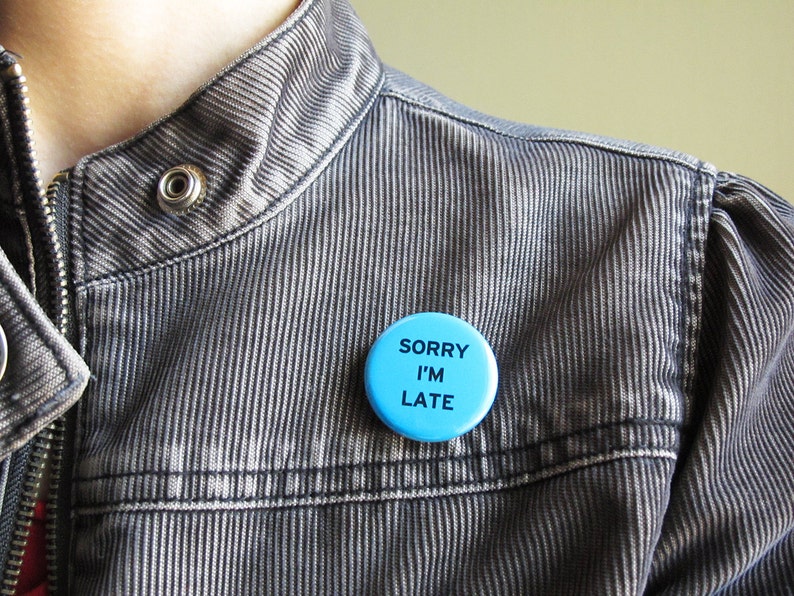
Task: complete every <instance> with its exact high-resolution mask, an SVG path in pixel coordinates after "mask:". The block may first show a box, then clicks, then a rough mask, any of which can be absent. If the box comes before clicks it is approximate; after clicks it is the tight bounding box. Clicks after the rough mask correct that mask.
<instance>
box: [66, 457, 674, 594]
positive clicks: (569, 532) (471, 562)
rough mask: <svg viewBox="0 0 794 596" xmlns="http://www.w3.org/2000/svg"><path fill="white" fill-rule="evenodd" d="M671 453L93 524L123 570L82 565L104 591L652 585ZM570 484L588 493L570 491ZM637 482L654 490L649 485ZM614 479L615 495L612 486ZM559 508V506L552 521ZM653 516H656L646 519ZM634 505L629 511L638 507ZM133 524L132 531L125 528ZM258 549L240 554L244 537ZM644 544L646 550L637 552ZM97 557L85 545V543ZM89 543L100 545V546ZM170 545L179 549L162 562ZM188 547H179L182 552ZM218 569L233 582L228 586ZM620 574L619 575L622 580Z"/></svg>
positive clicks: (89, 580) (95, 539) (85, 576)
mask: <svg viewBox="0 0 794 596" xmlns="http://www.w3.org/2000/svg"><path fill="white" fill-rule="evenodd" d="M671 466H672V464H671V462H668V461H665V460H656V461H654V460H642V459H636V460H633V461H621V462H618V463H616V464H615V465H614V466H609V467H601V466H594V467H590V468H587V469H584V470H580V471H578V472H575V473H574V474H572V475H571V476H570V477H567V476H562V477H556V478H554V479H552V480H550V481H548V482H546V483H541V484H536V485H534V486H533V487H531V488H528V489H527V490H521V491H513V492H508V493H505V494H501V495H500V494H495V493H480V494H476V495H472V496H467V497H453V498H448V499H437V500H431V499H425V500H391V501H387V502H381V503H366V504H355V503H345V504H340V505H336V506H331V507H322V508H311V509H308V510H305V509H294V508H286V509H279V510H277V511H274V512H272V513H268V514H265V513H263V512H262V511H246V512H233V513H228V512H218V511H207V512H205V513H204V514H203V515H186V514H184V513H181V512H151V513H149V514H146V515H139V514H132V515H119V514H110V515H108V516H107V517H105V518H103V519H102V520H101V521H97V520H94V519H90V518H89V519H83V520H81V521H80V522H79V523H80V524H86V526H87V529H86V531H88V532H89V535H90V537H91V540H85V541H82V542H81V544H80V549H81V552H78V558H85V557H91V558H96V557H97V556H98V555H99V553H102V556H103V558H104V559H107V560H108V561H112V565H113V566H114V568H115V570H117V571H119V570H123V569H140V570H141V572H140V574H138V576H137V577H136V579H135V583H130V576H129V575H128V574H125V573H123V572H117V573H112V574H105V575H104V576H102V577H99V576H95V575H93V574H91V573H86V571H87V570H82V571H83V573H80V574H79V578H80V581H79V583H78V586H77V588H78V589H79V590H86V589H89V588H90V590H91V591H96V592H103V593H130V592H141V593H153V592H157V593H162V592H169V593H176V592H179V593H197V594H198V593H208V592H212V593H217V592H219V591H221V592H224V593H230V594H246V593H254V592H270V593H299V594H305V593H312V594H327V593H333V594H339V593H343V594H344V593H367V594H381V593H389V594H417V593H422V594H434V593H436V594H459V593H484V594H493V593H505V592H514V591H516V590H518V589H519V587H521V588H522V589H523V590H524V591H527V592H529V593H572V592H574V593H576V592H578V593H582V592H592V591H605V590H606V591H612V590H614V589H615V588H616V587H620V588H621V589H623V590H624V591H626V592H635V591H639V590H640V589H641V586H640V585H637V583H636V582H637V581H638V578H642V577H643V576H644V572H645V571H646V566H647V563H648V561H647V559H643V556H642V554H643V552H644V548H643V547H645V546H647V545H648V544H650V543H652V542H653V541H654V539H655V536H656V535H657V534H658V531H659V528H658V525H657V524H658V521H659V519H660V518H661V513H662V512H661V509H660V504H661V503H662V502H663V499H662V498H661V497H662V495H661V492H663V490H664V489H663V488H662V487H661V486H659V485H658V484H657V483H656V482H655V478H657V477H658V476H660V475H667V474H669V472H670V468H671ZM571 482H574V483H576V485H578V486H580V487H581V495H582V498H581V499H580V500H577V501H572V500H571V499H569V498H568V495H569V494H570V490H571ZM638 483H647V485H649V486H655V487H656V489H655V491H637V490H636V485H637V484H638ZM607 486H609V487H610V488H609V490H599V487H601V489H604V488H605V487H607ZM550 510H554V511H557V512H558V514H556V515H553V516H548V515H547V513H546V512H548V511H550ZM638 511H639V512H641V513H642V514H643V515H642V516H641V519H643V520H645V523H639V524H637V523H635V522H634V521H633V516H634V515H636V512H638ZM627 512H630V515H626V513H627ZM122 526H123V527H124V528H125V531H124V532H123V533H122V534H119V533H118V528H119V527H122ZM240 542H244V543H245V544H247V545H250V546H249V549H246V551H245V552H241V551H240V550H239V549H237V548H233V546H234V545H236V544H238V543H240ZM627 544H632V545H634V546H636V548H626V545H627ZM83 550H84V551H85V552H82V551H83ZM88 551H90V552H88ZM158 551H164V552H169V553H171V555H170V556H168V557H154V558H153V557H152V556H151V554H152V553H156V552H158ZM176 553H180V554H179V555H177V556H175V554H176ZM219 577H223V578H226V580H227V581H226V583H224V584H222V587H220V588H219V582H218V579H219ZM616 580H617V581H616ZM511 587H512V588H511Z"/></svg>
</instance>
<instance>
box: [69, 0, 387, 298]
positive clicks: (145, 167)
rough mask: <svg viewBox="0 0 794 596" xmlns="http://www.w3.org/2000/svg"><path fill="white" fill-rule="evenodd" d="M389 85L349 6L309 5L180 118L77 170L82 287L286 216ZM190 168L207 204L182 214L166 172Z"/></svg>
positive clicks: (74, 199) (75, 211)
mask: <svg viewBox="0 0 794 596" xmlns="http://www.w3.org/2000/svg"><path fill="white" fill-rule="evenodd" d="M381 79H382V68H381V64H380V61H379V60H378V58H377V56H376V55H375V53H374V51H373V49H372V46H371V44H370V42H369V39H368V37H367V35H366V32H365V31H364V29H363V27H362V25H361V23H360V22H359V21H358V18H357V17H356V15H355V13H354V12H353V10H352V8H351V7H350V6H349V4H348V3H347V1H346V0H305V1H304V2H303V3H302V4H301V5H300V6H299V7H298V8H297V9H296V11H295V12H294V13H293V14H292V15H291V16H290V17H289V19H288V20H287V21H286V22H285V23H284V24H283V25H282V26H281V27H280V28H279V29H277V30H276V31H275V32H273V33H272V34H271V35H269V36H268V37H267V38H266V39H265V40H263V41H262V42H261V43H260V44H259V45H258V46H256V47H255V48H253V49H252V50H251V51H250V52H249V53H247V54H246V55H245V56H243V57H242V58H241V59H240V60H239V61H238V62H236V63H234V64H233V65H231V66H230V67H229V68H227V69H226V70H224V71H223V72H222V73H220V74H219V75H218V76H217V77H216V78H215V79H214V80H212V81H211V82H209V83H208V84H207V85H206V86H204V87H203V88H202V89H200V90H199V91H198V92H197V93H196V94H195V95H194V96H193V97H192V98H191V99H190V100H189V101H188V102H187V103H186V104H185V105H184V106H183V107H182V108H181V109H179V110H178V111H177V112H175V113H174V114H172V115H170V116H168V117H167V118H165V119H163V120H162V121H160V122H158V123H157V124H155V125H154V126H152V127H151V128H150V129H148V130H147V131H145V132H144V133H142V134H140V135H138V136H137V137H136V138H134V139H132V140H130V141H128V142H126V143H122V144H120V145H118V146H116V147H112V148H110V149H108V150H106V151H103V152H101V153H98V154H96V155H94V156H89V157H87V158H85V159H84V160H82V161H81V162H80V163H79V164H78V165H77V167H76V168H75V170H74V172H73V174H72V184H71V192H70V193H69V194H70V196H71V199H70V200H71V204H70V205H69V206H68V211H69V213H70V215H71V218H70V219H71V221H72V222H73V232H74V233H73V234H72V235H71V237H72V240H76V242H74V247H73V254H74V257H75V261H74V263H73V265H74V270H73V274H74V277H75V278H76V281H77V283H78V284H80V283H84V282H87V281H90V280H94V279H97V278H101V277H104V276H107V275H112V274H115V273H119V272H124V271H130V270H133V269H137V268H141V267H148V266H152V265H155V264H159V263H164V262H167V261H168V260H169V259H171V258H175V257H179V256H180V255H184V254H187V253H190V252H192V251H194V250H199V249H201V248H202V247H204V246H207V245H210V244H213V243H215V242H222V241H223V240H224V239H226V238H228V237H230V236H234V235H236V234H238V233H240V232H241V231H244V230H245V229H247V228H248V227H250V226H253V225H257V224H258V223H260V222H261V221H262V220H263V219H264V218H267V217H269V216H271V215H272V214H273V213H276V212H278V211H279V210H280V208H281V207H282V206H283V205H285V204H288V203H289V201H290V200H291V199H292V198H294V197H295V196H297V195H298V194H299V193H300V191H301V190H302V188H303V187H304V186H305V185H306V184H307V183H308V182H309V181H310V180H311V179H312V178H313V176H314V175H316V174H317V173H318V172H319V171H320V169H321V168H322V166H323V165H324V164H325V163H327V162H328V160H329V159H330V158H331V157H332V156H333V155H334V154H335V152H336V151H337V150H338V149H339V148H340V147H341V146H342V145H343V144H344V142H345V140H346V139H347V138H348V137H349V136H350V134H351V133H352V131H353V129H354V128H355V127H356V125H357V124H358V123H359V122H360V121H361V119H362V117H363V116H364V114H365V113H366V112H367V110H368V108H369V107H370V106H371V104H372V102H373V101H374V97H375V95H376V93H377V91H378V88H379V86H380V84H381ZM153 84H156V81H154V82H153ZM179 164H193V165H195V166H197V167H198V168H200V169H201V170H202V171H203V172H204V174H205V175H206V179H207V185H206V186H207V195H206V198H205V199H204V202H203V203H202V204H201V205H200V206H199V207H198V208H196V209H195V210H193V211H191V212H190V213H188V214H187V215H184V216H181V217H179V216H175V215H169V214H166V213H164V212H163V211H162V210H161V209H160V208H159V207H158V203H157V199H156V195H157V184H158V180H159V179H160V176H161V175H162V174H163V173H164V172H165V171H166V170H168V169H169V168H172V167H173V166H176V165H179ZM66 207H67V206H66V205H59V206H58V208H60V209H64V208H66Z"/></svg>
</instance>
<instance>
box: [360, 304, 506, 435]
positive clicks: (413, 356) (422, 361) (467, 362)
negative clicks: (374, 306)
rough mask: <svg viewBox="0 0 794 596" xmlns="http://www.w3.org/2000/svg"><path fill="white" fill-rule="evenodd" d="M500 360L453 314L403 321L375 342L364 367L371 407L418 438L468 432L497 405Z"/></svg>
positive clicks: (427, 314)
mask: <svg viewBox="0 0 794 596" xmlns="http://www.w3.org/2000/svg"><path fill="white" fill-rule="evenodd" d="M498 376H499V375H498V370H497V366H496V358H494V355H493V351H492V350H491V347H490V346H489V345H488V342H487V341H486V340H485V338H484V337H483V336H482V334H481V333H480V332H479V331H477V330H476V329H475V328H474V327H472V326H471V325H470V324H469V323H467V322H466V321H464V320H462V319H459V318H457V317H454V316H452V315H448V314H444V313H437V312H423V313H417V314H414V315H410V316H407V317H405V318H403V319H400V320H399V321H397V322H396V323H394V324H392V325H391V326H390V327H389V328H388V329H386V330H385V331H384V332H383V333H382V334H381V336H380V337H379V338H378V339H377V340H376V341H375V343H374V344H373V346H372V349H371V350H370V352H369V355H368V356H367V362H366V365H365V368H364V385H365V389H366V392H367V397H368V398H369V401H370V404H372V408H373V409H374V410H375V413H376V414H377V415H378V417H379V418H380V419H381V420H382V421H383V422H384V423H385V424H386V425H387V426H388V427H389V428H391V429H392V430H394V431H395V432H397V433H399V434H401V435H403V436H405V437H408V438H409V439H413V440H415V441H430V442H437V441H448V440H450V439H454V438H455V437H459V436H460V435H462V434H464V433H467V432H469V431H470V430H471V429H473V428H474V427H475V426H477V425H478V424H479V423H480V421H482V419H483V418H484V417H485V415H486V414H487V413H488V411H489V410H490V409H491V405H493V401H494V398H495V397H496V387H497V384H498Z"/></svg>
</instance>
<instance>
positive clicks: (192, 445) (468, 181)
mask: <svg viewBox="0 0 794 596" xmlns="http://www.w3.org/2000/svg"><path fill="white" fill-rule="evenodd" d="M0 60H2V62H1V63H0V71H1V72H2V75H3V89H4V92H3V95H2V98H0V99H1V101H0V132H2V139H1V140H2V142H1V143H0V201H1V202H2V209H1V210H0V217H2V219H0V226H2V227H0V230H2V231H1V232H0V234H1V235H2V236H1V237H0V244H2V248H3V253H2V255H0V277H1V280H0V281H1V282H2V284H1V285H0V325H1V326H2V328H3V329H4V331H5V336H6V338H7V344H8V367H7V370H6V371H5V374H4V376H3V378H2V381H0V452H1V454H2V457H3V458H5V459H4V462H3V464H2V469H1V471H2V473H1V474H0V488H1V489H2V491H0V494H2V497H3V514H2V516H0V539H1V540H2V542H1V543H0V548H3V549H4V554H5V553H6V552H8V554H7V555H6V570H7V571H6V573H7V575H8V574H9V569H10V572H11V573H12V572H13V569H14V565H15V561H14V556H15V554H14V553H15V552H17V551H18V550H19V546H18V545H17V546H14V545H15V544H17V543H16V542H14V541H15V540H18V538H19V536H18V532H19V529H18V528H17V529H16V530H15V522H14V518H15V517H18V516H19V512H20V510H21V511H22V513H23V518H24V513H25V511H26V509H25V508H26V507H28V508H29V506H30V503H29V502H28V500H27V499H26V498H25V496H24V493H25V483H26V478H27V476H26V474H27V475H30V474H32V473H33V474H34V475H35V465H36V464H37V463H38V462H39V461H40V460H41V459H42V458H44V457H47V458H48V459H49V461H50V462H51V465H52V467H53V468H54V472H53V473H54V477H55V482H54V484H55V485H56V486H54V488H53V494H52V497H53V499H55V501H54V502H55V503H56V506H55V507H52V512H51V514H52V519H53V529H52V534H53V538H54V541H53V544H52V548H53V549H54V551H53V552H54V553H56V554H55V559H54V560H57V561H58V563H59V564H58V565H56V566H55V569H54V573H55V577H54V578H53V581H54V582H55V583H57V584H58V585H60V586H61V587H62V588H68V589H71V590H73V591H75V592H78V593H119V594H121V593H124V594H127V593H130V594H131V593H141V594H164V593H173V594H189V593H194V594H243V593H272V594H283V593H300V594H305V593H351V594H392V593H397V594H420V593H421V594H424V593H429V594H433V593H439V594H469V593H487V594H511V593H521V594H552V593H591V594H605V593H608V594H618V593H620V594H623V593H641V592H650V593H657V592H670V593H686V594H692V593H709V592H715V591H719V590H725V591H726V592H728V593H742V594H748V593H752V594H773V593H791V590H792V589H794V532H792V528H794V432H793V431H792V426H794V422H793V420H794V208H792V206H791V205H789V204H788V203H786V202H785V201H783V200H782V199H780V198H778V197H777V196H775V195H774V194H773V193H771V192H769V191H768V190H766V189H765V188H763V187H761V186H759V185H757V184H755V183H754V182H752V181H750V180H747V179H745V178H742V177H739V176H736V175H733V174H725V173H717V171H716V170H715V169H714V168H713V167H712V166H710V165H707V164H704V163H702V162H700V161H698V160H696V159H693V158H691V157H689V156H686V155H682V154H678V153H674V152H670V151H666V150H661V149H656V148H652V147H647V146H644V145H639V144H631V143H626V142H620V141H615V140H610V139H604V138H599V137H593V136H588V135H583V134H578V133H571V132H564V131H559V130H549V129H545V128H538V127H532V126H526V125H521V124H515V123H510V122H504V121H501V120H498V119H494V118H490V117H487V116H484V115H482V114H479V113H476V112H474V111H472V110H469V109H467V108H465V107H462V106H460V105H457V104H455V103H454V102H452V101H450V100H448V99H446V98H444V97H442V96H440V95H439V94H437V93H435V92H434V91H432V90H431V89H429V88H427V87H425V86H423V85H421V84H419V83H417V82H415V81H413V80H411V79H410V78H408V77H406V76H405V75H402V74H400V73H398V72H395V71H393V70H390V69H387V68H384V67H383V66H382V65H381V63H380V61H379V60H378V58H377V56H376V55H375V53H374V51H373V49H372V47H371V45H370V42H369V40H368V38H367V36H366V34H365V32H364V31H363V29H362V27H361V25H360V23H359V22H358V20H357V18H356V17H355V15H354V14H353V12H352V9H351V8H350V6H349V5H348V4H347V3H346V2H345V0H307V1H306V2H304V3H303V4H302V5H301V6H300V8H299V9H298V10H297V12H296V13H295V14H294V15H292V16H291V17H290V19H289V20H288V21H287V22H286V23H285V24H284V25H283V26H282V27H281V28H280V29H279V30H277V31H276V32H275V33H273V34H272V35H271V36H269V37H268V38H267V39H266V40H264V41H263V42H262V43H261V44H260V45H259V46H257V47H256V48H254V49H253V50H251V52H250V53H248V54H247V55H245V56H244V57H242V58H241V59H240V60H239V61H238V62H236V63H235V64H234V65H232V66H230V67H229V68H228V69H227V70H225V71H224V72H222V73H220V74H219V75H218V76H217V78H215V79H214V80H213V81H211V82H210V83H208V84H207V85H206V86H205V87H204V88H202V89H200V90H199V91H198V92H197V93H196V94H195V95H194V97H192V98H191V100H190V101H189V102H188V103H187V104H186V105H185V106H184V107H182V108H181V109H180V110H179V111H177V112H176V113H174V114H172V115H171V116H169V117H168V118H166V119H164V120H162V121H161V122H158V123H157V124H155V125H153V126H152V127H151V128H149V129H148V130H146V131H144V132H143V133H142V134H140V135H138V136H137V137H136V138H134V139H132V140H130V141H129V142H126V143H123V144H121V145H119V146H116V147H112V148H109V149H108V150H106V151H103V152H101V153H99V154H96V155H92V156H89V157H86V158H85V159H83V160H82V161H81V162H80V163H79V164H77V166H76V167H74V168H73V169H72V170H71V171H70V172H69V173H68V176H62V177H60V178H59V179H58V180H57V182H56V183H55V184H54V185H52V186H51V188H50V191H49V193H44V192H43V191H42V189H41V182H40V181H39V180H38V179H37V174H36V172H35V168H34V166H33V164H32V163H31V155H30V153H29V139H28V138H27V136H28V134H29V124H28V123H27V121H26V118H25V116H24V113H23V109H22V96H23V90H22V89H21V87H22V86H23V84H24V81H23V79H22V78H21V76H22V73H21V72H20V70H19V66H18V65H17V64H16V61H15V59H14V57H13V56H12V55H11V54H10V53H7V52H2V53H0ZM22 66H23V67H24V63H22ZM34 84H41V82H36V81H31V82H30V85H34ZM181 164H190V165H192V166H194V167H195V168H197V169H198V170H199V171H200V172H202V173H203V175H204V177H205V179H204V181H203V182H202V181H201V180H200V179H199V178H196V180H198V182H197V184H199V187H200V188H201V189H202V190H204V191H205V192H206V195H205V196H204V198H203V201H202V202H201V203H200V204H197V205H195V206H194V208H193V209H192V210H190V211H189V212H188V213H186V214H182V215H174V214H172V213H170V212H168V210H164V209H163V208H162V207H161V206H160V204H159V203H158V200H157V188H158V183H159V181H160V180H161V177H162V176H163V175H164V174H165V173H166V172H168V171H169V169H171V168H173V167H174V166H179V165H181ZM179 190H180V189H179V188H176V189H175V191H177V192H178V191H179ZM425 311H438V312H446V313H451V314H454V315H456V316H458V317H460V318H462V319H465V320H466V321H468V322H469V323H471V324H472V325H474V327H476V328H477V329H478V330H479V331H480V332H481V333H482V334H483V335H484V336H485V338H487V340H488V341H489V342H490V344H491V346H492V347H493V349H494V352H495V354H496V358H497V361H498V365H499V389H498V394H497V397H496V401H495V404H494V406H493V408H492V410H491V412H490V413H489V415H488V416H487V417H486V418H485V420H484V421H483V422H482V423H481V424H480V425H479V426H478V427H476V428H475V429H474V430H473V431H471V432H469V433H467V434H465V435H463V436H461V437H459V438H456V439H453V440H451V441H447V442H441V443H421V442H415V441H411V440H409V439H405V438H403V437H401V436H399V435H397V434H396V433H394V432H392V431H391V430H389V429H388V428H387V427H386V426H385V425H384V424H383V423H381V422H380V421H379V419H378V418H377V417H376V415H375V414H374V413H373V411H372V409H371V408H370V406H369V404H368V402H367V399H366V397H365V394H364V384H363V367H364V360H365V358H366V356H367V352H368V350H369V348H370V346H371V345H372V343H373V342H374V341H375V339H376V338H377V337H378V335H379V334H380V333H381V332H382V331H383V329H385V328H386V327H387V326H389V325H390V324H391V323H392V322H394V321H395V320H397V319H399V318H401V317H403V316H405V315H408V314H412V313H417V312H425ZM72 346H73V347H72ZM89 371H90V373H89ZM72 406H75V407H73V408H72ZM70 408H71V409H70ZM67 410H69V413H68V414H67V415H66V416H64V413H65V412H66V411H67ZM53 421H54V422H53ZM34 437H35V438H34ZM31 462H32V465H33V468H32V469H33V470H34V472H31ZM26 468H27V470H28V471H27V472H25V469H26ZM27 482H30V479H29V478H28V480H27ZM56 497H57V498H56ZM15 532H17V534H15ZM15 536H16V537H15Z"/></svg>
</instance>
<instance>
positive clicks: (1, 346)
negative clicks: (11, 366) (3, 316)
mask: <svg viewBox="0 0 794 596" xmlns="http://www.w3.org/2000/svg"><path fill="white" fill-rule="evenodd" d="M7 363H8V342H7V341H6V334H5V331H3V326H2V325H0V380H2V379H3V376H4V375H5V374H6V364H7Z"/></svg>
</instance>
